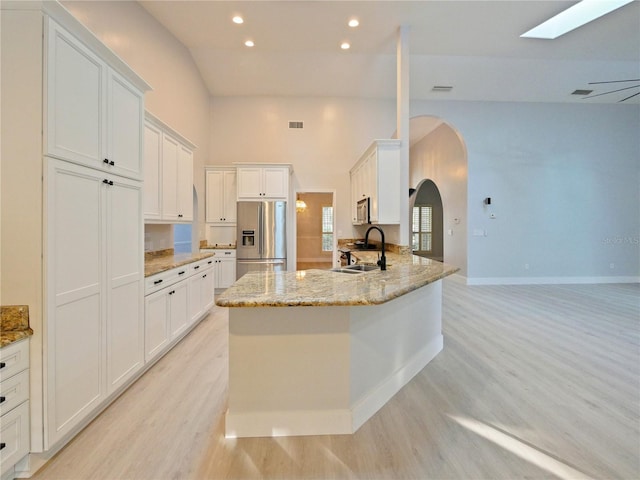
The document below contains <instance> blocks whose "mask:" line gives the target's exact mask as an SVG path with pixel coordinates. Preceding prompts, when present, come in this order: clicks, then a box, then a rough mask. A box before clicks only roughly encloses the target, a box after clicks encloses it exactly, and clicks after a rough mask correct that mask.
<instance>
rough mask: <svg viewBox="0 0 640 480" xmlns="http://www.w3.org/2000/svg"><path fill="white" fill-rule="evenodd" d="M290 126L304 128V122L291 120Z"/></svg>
mask: <svg viewBox="0 0 640 480" xmlns="http://www.w3.org/2000/svg"><path fill="white" fill-rule="evenodd" d="M289 128H304V125H303V123H302V122H289Z"/></svg>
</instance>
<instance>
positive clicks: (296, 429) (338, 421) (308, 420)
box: [225, 409, 353, 438]
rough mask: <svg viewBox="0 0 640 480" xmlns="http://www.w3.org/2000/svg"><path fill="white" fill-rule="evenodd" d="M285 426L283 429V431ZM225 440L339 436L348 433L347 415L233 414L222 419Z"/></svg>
mask: <svg viewBox="0 0 640 480" xmlns="http://www.w3.org/2000/svg"><path fill="white" fill-rule="evenodd" d="M284 425H286V427H283V426H284ZM225 432H226V433H225V437H226V438H242V437H289V436H304V435H340V434H349V433H353V432H352V427H351V411H350V410H349V409H342V410H322V411H317V410H314V411H310V410H297V411H279V412H273V411H271V412H247V413H239V414H238V413H233V412H230V411H229V410H227V414H226V415H225Z"/></svg>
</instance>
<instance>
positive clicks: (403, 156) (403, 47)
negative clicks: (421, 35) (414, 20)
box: [396, 25, 410, 246]
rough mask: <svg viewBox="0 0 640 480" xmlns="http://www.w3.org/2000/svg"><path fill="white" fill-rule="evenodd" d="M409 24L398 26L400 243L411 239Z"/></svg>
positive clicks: (397, 120) (397, 99) (397, 113)
mask: <svg viewBox="0 0 640 480" xmlns="http://www.w3.org/2000/svg"><path fill="white" fill-rule="evenodd" d="M409 30H410V29H409V26H408V25H401V26H400V27H399V28H398V44H397V57H396V59H397V80H396V88H397V93H396V122H397V125H396V131H397V135H398V136H397V138H398V140H400V141H401V144H400V194H401V195H403V199H404V201H401V202H400V239H399V240H400V245H407V246H408V245H410V243H409V241H410V239H409Z"/></svg>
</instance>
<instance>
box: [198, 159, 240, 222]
mask: <svg viewBox="0 0 640 480" xmlns="http://www.w3.org/2000/svg"><path fill="white" fill-rule="evenodd" d="M205 176H206V187H205V189H206V199H207V200H206V221H207V223H216V224H221V225H224V224H232V225H235V223H236V208H237V207H236V205H237V186H236V178H237V174H236V169H235V168H218V167H215V168H214V167H207V168H206V169H205Z"/></svg>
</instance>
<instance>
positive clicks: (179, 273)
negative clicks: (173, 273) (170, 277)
mask: <svg viewBox="0 0 640 480" xmlns="http://www.w3.org/2000/svg"><path fill="white" fill-rule="evenodd" d="M185 273H186V272H185V271H184V270H183V271H181V272H178V275H184V274H185Z"/></svg>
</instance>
